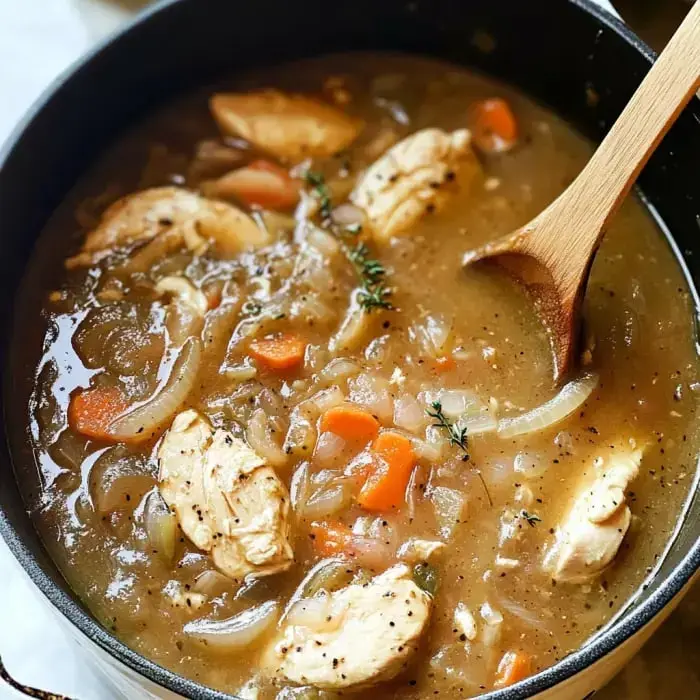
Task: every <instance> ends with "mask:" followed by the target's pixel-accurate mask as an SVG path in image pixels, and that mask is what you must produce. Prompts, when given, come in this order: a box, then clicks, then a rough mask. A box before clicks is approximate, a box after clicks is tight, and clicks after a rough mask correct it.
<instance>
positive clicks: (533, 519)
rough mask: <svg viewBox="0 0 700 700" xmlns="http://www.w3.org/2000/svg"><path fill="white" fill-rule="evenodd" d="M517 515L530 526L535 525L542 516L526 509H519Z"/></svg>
mask: <svg viewBox="0 0 700 700" xmlns="http://www.w3.org/2000/svg"><path fill="white" fill-rule="evenodd" d="M518 515H519V516H520V517H521V518H522V519H523V520H525V521H526V522H527V524H528V525H529V526H530V527H535V525H536V524H537V523H541V522H542V518H540V516H539V515H535V514H534V513H528V512H527V511H526V510H521V511H520V513H518Z"/></svg>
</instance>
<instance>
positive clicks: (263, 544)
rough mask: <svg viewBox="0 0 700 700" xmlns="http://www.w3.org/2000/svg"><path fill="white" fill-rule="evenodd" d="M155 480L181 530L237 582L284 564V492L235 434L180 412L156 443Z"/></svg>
mask: <svg viewBox="0 0 700 700" xmlns="http://www.w3.org/2000/svg"><path fill="white" fill-rule="evenodd" d="M158 462H159V468H160V474H159V486H160V492H161V494H162V496H163V499H164V500H165V502H166V503H167V504H168V506H170V508H171V509H172V510H174V512H175V514H176V515H177V518H178V520H179V523H180V526H181V527H182V530H183V532H184V533H185V535H187V537H189V539H190V540H191V541H192V542H193V543H194V544H195V545H196V546H197V547H199V548H200V549H201V550H203V551H205V552H211V556H212V559H213V561H214V564H215V565H216V566H217V568H218V569H219V570H220V571H221V572H222V573H224V574H226V575H227V576H230V577H231V578H233V579H236V580H238V581H240V580H242V579H243V578H245V577H246V576H250V577H260V576H267V575H269V574H274V573H277V572H279V571H284V570H285V569H288V568H289V566H290V565H291V563H292V559H293V553H292V548H291V546H290V544H289V536H290V517H289V493H288V492H287V489H286V487H285V486H284V484H283V483H282V482H281V481H280V480H279V478H278V477H277V474H276V473H275V471H274V470H273V469H272V468H271V467H268V466H267V465H266V464H265V461H264V460H263V459H262V458H261V457H260V456H259V455H258V454H256V453H255V452H254V451H253V450H252V449H251V448H250V447H248V445H246V444H245V443H244V442H243V441H242V440H239V439H238V438H236V437H234V436H233V435H231V433H229V432H228V431H226V430H216V431H214V430H213V429H212V427H211V426H210V424H209V422H208V421H207V420H206V418H204V417H203V416H201V415H200V414H199V413H197V411H193V410H187V411H184V412H183V413H180V414H179V415H178V416H177V417H176V418H175V420H174V421H173V424H172V426H171V427H170V430H168V432H167V433H166V434H165V436H164V438H163V441H162V443H161V445H160V448H159V449H158Z"/></svg>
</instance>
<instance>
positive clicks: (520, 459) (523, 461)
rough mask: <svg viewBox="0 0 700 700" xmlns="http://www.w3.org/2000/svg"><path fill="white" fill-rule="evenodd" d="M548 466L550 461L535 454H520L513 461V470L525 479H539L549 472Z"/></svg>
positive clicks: (522, 452)
mask: <svg viewBox="0 0 700 700" xmlns="http://www.w3.org/2000/svg"><path fill="white" fill-rule="evenodd" d="M548 466H549V461H548V460H547V459H546V458H545V457H543V456H542V455H538V454H536V453H534V452H524V451H521V452H518V454H517V455H515V459H514V460H513V470H514V471H516V472H518V474H522V475H523V477H524V478H525V479H537V478H538V477H540V476H542V475H543V474H544V473H545V472H546V471H547V467H548Z"/></svg>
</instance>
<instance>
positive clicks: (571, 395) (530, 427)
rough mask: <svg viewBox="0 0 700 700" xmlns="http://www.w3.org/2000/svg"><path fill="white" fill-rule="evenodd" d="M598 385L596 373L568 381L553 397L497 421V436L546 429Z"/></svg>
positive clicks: (504, 436) (567, 413)
mask: <svg viewBox="0 0 700 700" xmlns="http://www.w3.org/2000/svg"><path fill="white" fill-rule="evenodd" d="M596 386H598V375H597V374H594V373H592V372H587V373H586V374H584V375H583V376H581V377H579V378H578V379H574V380H573V381H570V382H569V383H568V384H567V385H566V386H565V387H564V388H563V389H562V390H561V391H560V392H559V393H558V394H557V395H556V396H555V397H554V398H552V399H550V400H549V401H547V402H546V403H543V404H542V405H541V406H538V407H537V408H534V409H533V410H532V411H528V412H527V413H523V414H522V415H519V416H516V417H515V418H502V419H501V420H500V421H498V436H499V437H502V438H512V437H515V436H516V435H526V434H528V433H536V432H539V431H540V430H546V429H547V428H550V427H551V426H553V425H556V424H557V423H560V422H561V421H563V420H564V419H565V418H567V417H568V416H570V415H571V414H572V413H573V412H574V411H576V410H577V409H578V408H579V407H580V406H581V405H582V404H584V403H585V402H586V401H587V400H588V398H589V397H590V395H591V394H592V393H593V391H594V389H595V388H596Z"/></svg>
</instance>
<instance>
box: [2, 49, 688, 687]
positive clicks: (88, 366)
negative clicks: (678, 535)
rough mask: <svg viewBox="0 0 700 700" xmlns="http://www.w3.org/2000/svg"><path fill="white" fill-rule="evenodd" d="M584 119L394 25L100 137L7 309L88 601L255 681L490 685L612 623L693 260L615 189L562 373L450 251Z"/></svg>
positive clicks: (654, 528) (553, 185)
mask: <svg viewBox="0 0 700 700" xmlns="http://www.w3.org/2000/svg"><path fill="white" fill-rule="evenodd" d="M590 152H591V146H590V144H588V143H587V142H586V141H585V140H584V139H582V138H581V137H580V136H579V135H578V134H577V133H576V132H575V131H574V130H573V129H572V128H571V127H570V126H568V125H567V124H566V123H564V122H562V121H561V120H560V119H558V118H557V117H556V116H554V115H553V114H551V113H550V112H549V111H547V110H545V109H543V108H542V107H540V106H538V105H536V104H534V103H533V102H532V101H530V100H529V99H528V98H526V97H524V96H523V95H521V94H520V93H518V92H517V91H515V90H513V89H512V88H509V87H507V86H504V85H501V84H498V83H495V82H493V81H491V80H488V79H485V78H483V77H481V76H478V75H474V74H471V73H469V72H467V71H465V70H463V69H461V68H458V67H455V66H452V65H449V64H444V63H439V62H434V61H429V60H427V59H417V58H410V57H406V56H389V55H352V56H337V57H328V58H324V59H319V60H313V61H306V62H304V63H303V64H295V65H293V66H287V67H282V68H275V69H267V70H265V71H260V72H259V73H257V74H255V75H250V76H244V77H241V78H239V79H237V80H236V81H235V82H232V83H229V84H226V85H223V86H217V87H216V88H215V89H212V90H208V91H203V92H201V93H199V94H196V95H191V96H189V97H187V98H185V99H182V100H180V101H178V102H177V103H175V104H172V105H169V106H168V107H167V108H166V109H164V110H163V111H162V112H159V113H158V114H155V115H153V116H152V117H151V118H149V119H148V120H147V121H146V122H144V123H143V124H140V125H138V126H137V127H136V128H134V129H133V130H132V131H131V132H129V133H127V134H126V135H125V136H124V137H123V138H122V139H121V140H120V142H119V143H117V144H116V145H115V146H114V147H112V148H111V149H110V151H109V152H108V153H106V154H105V156H104V158H103V159H102V160H101V162H99V163H97V164H96V165H95V166H94V168H93V170H92V171H91V172H90V173H89V174H88V175H87V176H86V177H85V178H84V180H83V181H82V182H81V183H79V185H78V186H77V187H76V188H75V191H74V192H73V193H72V195H71V196H70V197H69V199H68V200H67V201H66V202H65V203H64V205H63V206H62V207H61V208H60V209H59V211H57V212H56V214H55V216H54V218H53V220H52V221H51V222H50V224H49V225H48V227H47V230H46V231H45V234H44V236H43V237H42V239H41V241H40V242H39V244H38V246H37V250H36V252H35V256H34V260H33V262H32V266H31V269H30V270H29V272H28V274H27V277H26V280H25V284H24V289H23V292H22V296H21V301H20V309H19V311H20V313H19V317H20V318H24V319H36V318H37V317H40V318H41V319H42V323H41V324H38V323H34V322H31V323H29V322H25V323H20V324H19V325H18V330H17V334H16V337H15V343H14V346H15V348H16V349H18V348H22V356H21V357H20V358H16V363H17V365H18V366H20V367H22V368H23V369H22V372H20V373H19V376H18V382H19V387H20V388H19V390H18V396H19V397H21V399H22V400H21V401H19V402H17V405H18V411H17V415H16V416H15V417H14V418H15V422H16V424H17V425H18V426H19V427H18V429H17V430H16V431H15V435H14V439H15V441H16V442H17V444H18V445H19V447H18V449H21V448H22V447H24V449H25V451H26V452H25V453H26V454H27V455H28V456H32V457H33V460H29V459H28V460H27V465H28V464H29V463H30V461H31V464H32V469H30V468H29V467H28V466H27V467H26V468H25V469H22V470H20V471H21V474H20V476H21V481H22V484H23V486H24V487H25V490H26V492H27V494H28V499H29V501H30V502H31V504H32V506H33V510H34V515H35V520H36V522H37V526H38V528H39V529H40V532H41V533H42V535H43V538H44V540H45V542H46V543H47V546H48V547H49V549H50V551H51V553H52V555H53V556H54V557H55V559H56V561H57V562H58V563H59V565H60V566H61V568H62V570H63V572H64V574H65V576H66V578H67V580H68V581H69V582H70V584H71V585H72V586H73V587H74V588H75V590H76V591H77V592H78V593H79V595H80V596H81V598H82V599H83V600H84V601H85V603H86V604H87V605H88V606H89V607H90V608H91V610H92V611H93V612H94V613H95V614H96V615H97V616H98V618H99V619H100V620H101V621H102V622H103V624H104V625H105V626H107V627H108V628H109V629H111V630H112V631H113V632H114V633H115V634H116V635H118V636H119V637H121V638H122V639H123V640H125V641H126V642H127V643H128V644H129V645H130V646H132V647H133V648H134V649H136V650H138V651H139V652H141V653H143V654H144V655H146V656H148V657H150V658H152V659H153V660H155V661H156V662H158V663H159V664H162V665H163V666H166V667H168V668H170V669H172V670H174V671H176V672H177V673H179V674H181V675H184V676H187V677H189V678H193V679H195V680H197V681H199V682H202V683H204V684H206V685H209V686H211V687H213V688H217V689H220V690H224V691H228V692H231V693H235V694H237V695H239V696H241V697H243V698H256V699H259V700H268V699H272V698H275V699H276V700H287V699H291V698H303V699H305V700H306V699H308V700H311V699H317V698H328V699H331V698H335V697H337V696H339V695H345V694H348V693H352V692H355V691H360V692H361V691H363V690H366V689H368V688H370V687H371V688H373V691H372V697H378V698H379V697H381V698H415V699H416V700H417V699H419V698H427V697H433V696H435V695H444V696H446V697H457V696H459V697H471V696H476V695H479V694H481V693H483V692H486V691H488V690H490V689H494V688H501V687H505V686H508V685H511V684H513V683H516V682H517V681H519V680H521V679H523V678H525V677H527V676H529V675H531V674H534V673H536V672H537V671H538V670H541V669H543V668H545V667H547V666H549V665H551V664H552V663H554V662H555V661H557V660H558V659H560V658H562V657H563V656H565V655H566V654H567V653H569V652H571V651H572V650H574V649H576V648H577V647H579V646H580V645H581V644H583V643H585V641H586V639H587V638H589V637H590V636H591V635H592V634H594V633H595V632H596V631H597V630H599V629H600V628H601V627H602V626H603V625H605V624H606V622H607V621H609V620H610V619H611V617H612V616H613V615H614V614H615V613H616V612H617V611H618V610H620V608H621V607H622V606H623V605H624V604H625V602H626V601H628V600H629V599H630V597H631V596H632V595H633V594H634V592H635V590H637V589H638V588H639V586H640V585H641V584H642V582H643V580H644V578H645V577H646V576H647V575H648V574H649V573H650V572H651V571H652V570H653V567H654V565H655V562H656V561H657V560H658V558H659V557H660V556H662V554H663V550H664V547H665V546H666V543H667V541H668V538H669V536H670V534H671V532H672V530H673V527H674V525H675V522H676V519H677V517H678V514H679V512H680V509H681V506H682V503H683V501H684V499H685V497H686V495H687V492H688V488H689V485H690V483H691V481H692V479H693V476H694V470H695V461H696V457H697V452H698V435H697V431H696V429H695V410H696V404H697V396H698V391H699V390H700V380H699V378H698V360H697V354H696V348H695V344H694V343H695V335H694V325H693V311H694V306H693V299H692V296H691V294H690V291H689V289H688V287H687V285H686V282H685V280H684V277H683V274H682V271H681V269H680V267H679V266H678V265H677V263H676V261H675V259H674V257H673V254H672V252H671V251H670V249H669V247H668V245H667V243H666V241H665V240H664V238H663V236H662V235H661V233H660V232H659V230H658V229H657V227H656V225H655V224H654V222H653V220H652V219H651V218H650V217H649V216H648V214H647V212H646V211H645V210H644V209H643V207H642V206H641V204H640V203H639V202H638V201H636V200H635V199H634V198H633V197H630V199H629V201H628V202H627V203H626V204H625V205H624V207H623V210H622V213H621V214H620V215H619V216H618V217H617V219H616V221H615V222H614V223H613V225H612V226H611V228H610V231H609V233H608V235H607V237H606V239H605V241H604V243H603V245H602V248H601V250H600V253H599V254H598V257H597V259H596V262H595V265H594V267H593V270H592V273H591V280H590V284H589V288H588V293H587V297H586V301H585V307H584V316H585V326H584V332H583V339H582V343H581V355H580V363H579V366H578V369H577V370H576V373H575V374H574V375H573V376H571V377H568V378H567V381H566V382H565V383H564V384H562V385H561V386H559V387H556V386H554V384H553V380H552V376H553V372H552V356H551V350H550V345H549V339H548V336H547V332H546V329H544V328H543V327H542V326H541V324H540V322H539V321H538V319H537V316H536V313H535V311H534V310H533V308H532V307H531V305H530V303H529V302H528V300H527V299H526V298H525V297H524V296H523V294H522V293H521V291H520V290H519V289H518V288H517V287H516V286H515V285H514V284H513V283H512V282H510V281H509V280H508V279H506V278H503V277H496V276H494V274H493V273H492V272H490V273H488V274H487V273H485V272H484V271H482V270H479V269H478V268H475V269H471V268H470V269H469V270H464V269H463V268H462V265H461V259H462V256H463V255H464V253H465V252H467V251H468V250H469V249H471V248H474V247H476V246H477V245H479V244H481V243H483V242H485V241H488V240H491V239H494V238H496V237H498V236H499V235H502V234H503V233H506V232H508V231H510V230H513V229H515V228H516V227H517V226H519V225H521V224H522V223H524V222H525V221H527V220H529V219H530V218H531V217H532V216H533V215H534V214H536V213H537V212H538V211H540V210H541V209H542V208H544V206H545V205H546V204H547V203H548V202H549V201H551V200H552V199H553V198H554V197H555V196H556V195H557V194H558V193H559V192H560V191H561V190H562V189H563V188H564V187H565V186H566V185H567V184H568V182H570V181H571V179H572V178H573V177H574V176H575V175H576V173H577V172H578V171H579V170H580V168H581V166H582V164H583V163H584V162H585V160H586V158H587V157H588V156H589V155H590ZM27 421H28V425H29V429H28V430H27V429H26V425H27ZM33 465H36V470H34V469H33ZM25 466H26V465H25Z"/></svg>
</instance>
